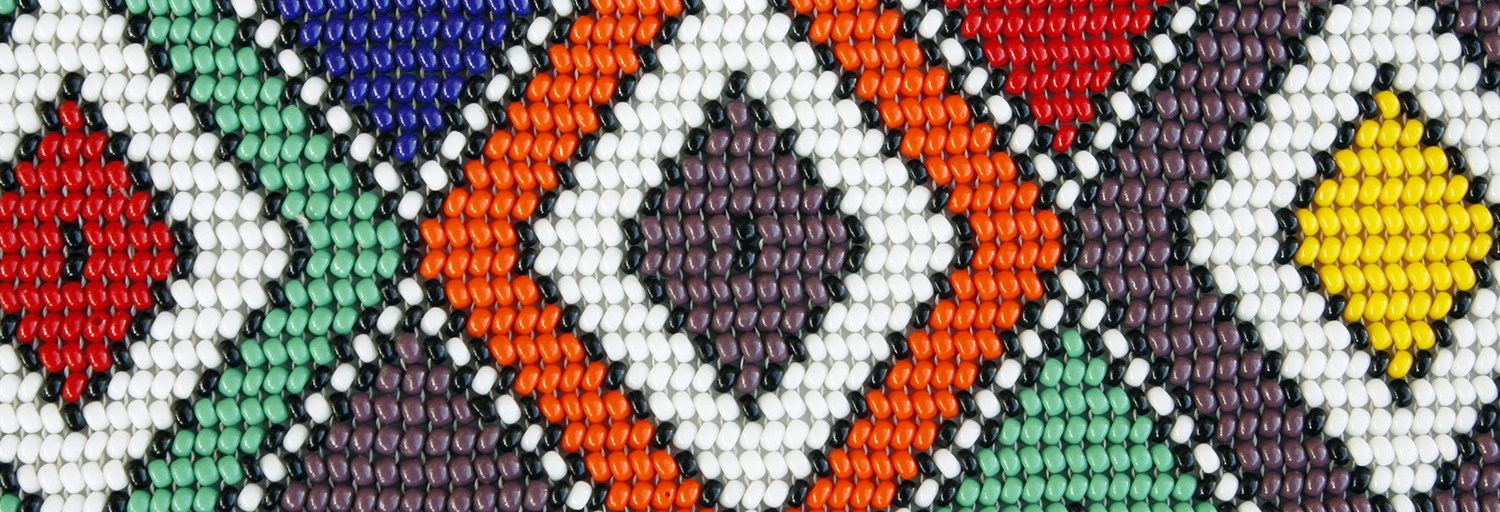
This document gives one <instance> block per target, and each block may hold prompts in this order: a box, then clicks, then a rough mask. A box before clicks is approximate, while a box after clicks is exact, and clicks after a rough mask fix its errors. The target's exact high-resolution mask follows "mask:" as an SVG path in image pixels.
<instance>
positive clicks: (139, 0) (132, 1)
mask: <svg viewBox="0 0 1500 512" xmlns="http://www.w3.org/2000/svg"><path fill="white" fill-rule="evenodd" d="M152 4H154V2H152ZM150 5H151V4H148V3H147V2H146V0H126V2H125V8H126V9H128V10H129V11H130V13H131V14H140V13H143V12H146V10H147V9H149V8H150ZM15 9H16V6H15V2H14V0H11V1H10V12H6V13H4V14H12V13H14V12H16V10H15Z"/></svg>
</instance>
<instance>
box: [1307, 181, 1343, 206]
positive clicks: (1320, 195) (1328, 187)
mask: <svg viewBox="0 0 1500 512" xmlns="http://www.w3.org/2000/svg"><path fill="white" fill-rule="evenodd" d="M1338 195H1339V182H1337V181H1334V180H1326V181H1324V182H1323V183H1321V184H1319V185H1318V191H1317V192H1314V193H1313V204H1315V205H1318V206H1333V200H1334V199H1335V198H1337V197H1338Z"/></svg>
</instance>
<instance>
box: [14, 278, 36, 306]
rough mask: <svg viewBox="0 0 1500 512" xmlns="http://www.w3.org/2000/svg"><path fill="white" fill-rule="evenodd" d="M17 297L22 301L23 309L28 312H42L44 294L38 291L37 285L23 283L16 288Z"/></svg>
mask: <svg viewBox="0 0 1500 512" xmlns="http://www.w3.org/2000/svg"><path fill="white" fill-rule="evenodd" d="M16 296H17V297H19V298H20V299H21V309H24V310H26V311H41V310H42V292H40V291H37V289H36V285H34V284H31V283H27V282H22V283H21V284H20V285H18V286H16Z"/></svg>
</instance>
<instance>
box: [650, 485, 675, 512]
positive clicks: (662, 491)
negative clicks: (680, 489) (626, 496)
mask: <svg viewBox="0 0 1500 512" xmlns="http://www.w3.org/2000/svg"><path fill="white" fill-rule="evenodd" d="M676 497H677V484H676V483H674V482H672V481H671V480H663V481H661V482H658V483H657V484H656V491H655V492H654V493H652V495H651V508H652V509H653V510H667V509H670V508H672V503H673V498H676Z"/></svg>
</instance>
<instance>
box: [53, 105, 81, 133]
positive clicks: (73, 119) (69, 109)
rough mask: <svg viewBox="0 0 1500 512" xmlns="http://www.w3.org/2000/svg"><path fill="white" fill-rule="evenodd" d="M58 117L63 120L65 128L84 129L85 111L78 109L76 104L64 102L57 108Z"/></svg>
mask: <svg viewBox="0 0 1500 512" xmlns="http://www.w3.org/2000/svg"><path fill="white" fill-rule="evenodd" d="M57 117H58V118H59V119H61V120H62V124H63V127H65V128H67V129H69V130H82V129H83V111H81V110H79V109H78V104H77V103H74V102H71V101H69V102H64V103H63V104H62V105H58V106H57Z"/></svg>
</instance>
